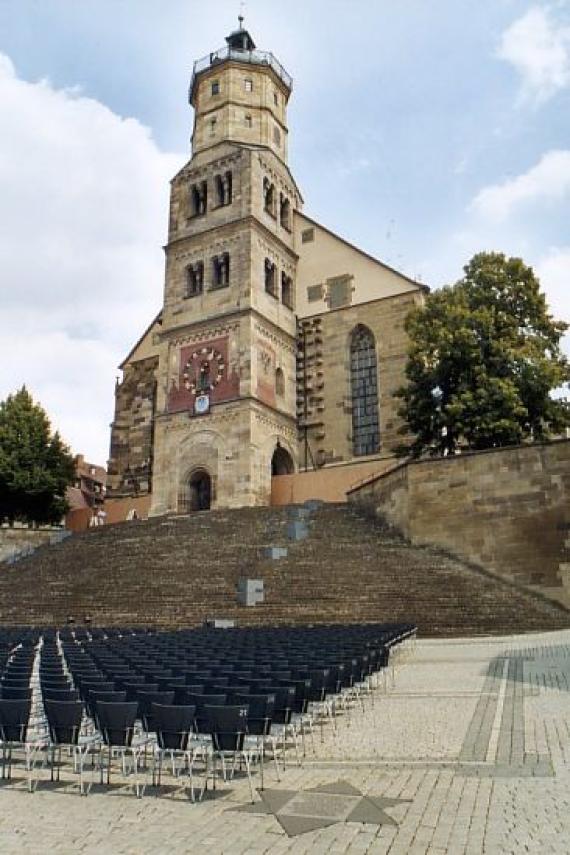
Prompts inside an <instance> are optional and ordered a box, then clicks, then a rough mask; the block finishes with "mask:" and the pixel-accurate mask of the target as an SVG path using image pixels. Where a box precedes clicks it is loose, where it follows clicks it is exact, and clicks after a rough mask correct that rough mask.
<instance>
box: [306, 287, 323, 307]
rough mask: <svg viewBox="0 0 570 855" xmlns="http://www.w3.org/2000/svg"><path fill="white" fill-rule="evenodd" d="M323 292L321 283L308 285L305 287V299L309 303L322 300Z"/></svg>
mask: <svg viewBox="0 0 570 855" xmlns="http://www.w3.org/2000/svg"><path fill="white" fill-rule="evenodd" d="M323 294H324V289H323V286H322V284H319V285H309V287H308V288H307V300H308V301H309V303H316V302H317V300H322V299H323Z"/></svg>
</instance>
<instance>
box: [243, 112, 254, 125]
mask: <svg viewBox="0 0 570 855" xmlns="http://www.w3.org/2000/svg"><path fill="white" fill-rule="evenodd" d="M244 122H245V126H246V128H252V127H253V119H252V118H251V116H250V114H249V113H246V114H245V117H244Z"/></svg>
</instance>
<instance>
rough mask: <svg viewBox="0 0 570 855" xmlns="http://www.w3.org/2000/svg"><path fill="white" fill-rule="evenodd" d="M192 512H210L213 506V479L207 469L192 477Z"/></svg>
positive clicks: (193, 474)
mask: <svg viewBox="0 0 570 855" xmlns="http://www.w3.org/2000/svg"><path fill="white" fill-rule="evenodd" d="M189 487H190V496H189V498H190V510H191V511H209V510H210V507H211V506H212V479H211V477H210V475H209V473H208V472H206V470H205V469H197V470H196V471H195V472H193V473H192V475H191V476H190V482H189Z"/></svg>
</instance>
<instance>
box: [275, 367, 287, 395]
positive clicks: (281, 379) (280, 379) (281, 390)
mask: <svg viewBox="0 0 570 855" xmlns="http://www.w3.org/2000/svg"><path fill="white" fill-rule="evenodd" d="M275 394H276V395H277V397H278V398H282V397H283V396H284V395H285V374H284V373H283V369H282V368H277V369H276V371H275Z"/></svg>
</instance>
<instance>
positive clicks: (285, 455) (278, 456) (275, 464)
mask: <svg viewBox="0 0 570 855" xmlns="http://www.w3.org/2000/svg"><path fill="white" fill-rule="evenodd" d="M294 471H295V464H294V463H293V458H292V457H291V455H290V454H289V452H288V451H287V450H286V449H285V448H283V446H282V445H280V444H279V443H277V446H276V448H275V451H274V452H273V457H272V458H271V475H272V476H273V475H290V474H291V473H292V472H294Z"/></svg>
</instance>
